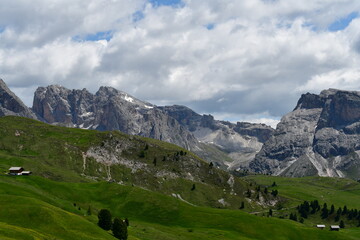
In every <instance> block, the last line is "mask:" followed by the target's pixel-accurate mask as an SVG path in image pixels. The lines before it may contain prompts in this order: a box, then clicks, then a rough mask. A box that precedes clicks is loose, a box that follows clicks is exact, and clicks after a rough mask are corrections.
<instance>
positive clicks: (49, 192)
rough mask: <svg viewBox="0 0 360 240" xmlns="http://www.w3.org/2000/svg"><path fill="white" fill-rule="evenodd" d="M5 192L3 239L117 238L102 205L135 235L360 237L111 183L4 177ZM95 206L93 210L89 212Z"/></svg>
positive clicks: (0, 185) (0, 215)
mask: <svg viewBox="0 0 360 240" xmlns="http://www.w3.org/2000/svg"><path fill="white" fill-rule="evenodd" d="M0 195H1V200H0V202H1V209H2V210H1V211H0V236H1V239H6V237H7V238H8V239H114V238H112V236H111V235H110V234H109V233H107V232H105V231H103V230H101V229H100V228H99V227H97V226H96V221H97V218H96V213H97V211H98V210H99V209H101V208H108V209H110V210H111V212H112V214H113V216H118V217H121V218H125V217H127V218H129V219H130V227H129V233H130V238H129V239H213V238H217V239H329V238H333V239H357V236H359V234H360V230H359V229H357V228H354V229H345V230H342V231H341V232H330V231H326V230H323V231H322V230H318V229H315V228H311V227H306V226H304V225H302V224H300V223H295V222H292V221H289V220H285V219H277V218H268V217H259V216H253V215H250V214H247V213H244V212H242V211H239V210H237V211H235V210H225V209H213V208H206V207H195V206H192V205H189V204H186V203H184V202H182V201H180V200H178V199H175V198H172V197H168V196H165V195H163V194H159V193H154V192H149V191H147V190H143V189H141V188H138V187H131V186H121V185H119V184H116V183H107V182H99V183H69V182H66V183H65V182H55V181H52V180H48V179H44V178H42V177H36V176H30V177H27V176H17V177H13V176H1V177H0ZM75 204H76V206H74V205H75ZM89 206H91V209H92V215H91V216H85V215H86V212H87V209H88V207H89ZM22 236H26V237H27V238H23V237H22ZM269 236H271V237H269Z"/></svg>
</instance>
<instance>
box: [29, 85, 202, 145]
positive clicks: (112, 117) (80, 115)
mask: <svg viewBox="0 0 360 240" xmlns="http://www.w3.org/2000/svg"><path fill="white" fill-rule="evenodd" d="M33 110H34V111H35V112H36V113H37V114H38V115H39V116H41V117H42V118H43V119H44V121H45V122H47V123H50V124H57V125H65V126H68V127H77V128H84V129H97V130H120V131H122V132H125V133H128V134H132V135H139V136H144V137H150V138H155V139H159V140H162V141H166V142H171V143H174V144H176V145H179V146H182V147H184V148H186V149H189V150H195V149H197V148H198V142H197V140H196V139H195V137H194V136H193V135H192V134H191V133H190V132H189V131H187V130H186V129H185V128H184V127H183V126H181V125H180V124H179V123H178V122H177V121H176V120H175V119H174V118H172V117H170V116H169V115H167V114H165V113H164V112H163V111H162V110H161V109H158V108H157V107H156V106H154V105H152V104H150V103H147V102H144V101H141V100H138V99H136V98H134V97H132V96H130V95H129V94H127V93H125V92H121V91H119V90H116V89H114V88H111V87H101V88H100V89H99V90H98V92H97V93H96V94H95V95H94V94H91V93H90V92H88V91H87V90H86V89H83V90H69V89H66V88H64V87H61V86H57V85H52V86H48V87H46V88H45V87H40V88H38V89H37V90H36V92H35V96H34V103H33Z"/></svg>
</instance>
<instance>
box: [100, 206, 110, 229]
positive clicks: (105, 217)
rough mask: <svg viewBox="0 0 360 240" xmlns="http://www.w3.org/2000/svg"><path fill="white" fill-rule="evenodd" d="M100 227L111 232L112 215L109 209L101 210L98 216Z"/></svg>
mask: <svg viewBox="0 0 360 240" xmlns="http://www.w3.org/2000/svg"><path fill="white" fill-rule="evenodd" d="M98 219H99V221H98V225H99V227H101V228H102V229H104V230H107V231H108V230H110V229H111V226H112V222H111V213H110V211H109V210H107V209H101V210H100V212H99V214H98Z"/></svg>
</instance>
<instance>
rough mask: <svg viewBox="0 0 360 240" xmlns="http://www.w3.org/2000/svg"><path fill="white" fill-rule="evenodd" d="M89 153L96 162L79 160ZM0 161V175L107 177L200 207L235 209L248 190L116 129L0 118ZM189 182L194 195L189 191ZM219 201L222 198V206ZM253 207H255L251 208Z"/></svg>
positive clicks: (167, 147) (163, 146)
mask: <svg viewBox="0 0 360 240" xmlns="http://www.w3.org/2000/svg"><path fill="white" fill-rule="evenodd" d="M119 146H120V148H121V149H119ZM89 149H95V150H93V151H92V152H95V154H97V155H96V157H97V158H98V159H95V157H92V156H91V157H89V156H85V155H87V153H88V151H89ZM84 156H85V157H84ZM0 159H1V160H0V171H2V172H6V171H7V170H8V169H9V167H11V166H22V167H24V168H25V169H26V170H31V171H32V172H34V174H36V175H40V176H43V177H46V178H50V179H53V180H57V181H66V182H92V181H94V180H109V179H111V180H112V181H116V182H121V183H122V184H124V185H136V186H140V187H144V188H147V189H150V190H153V191H157V192H161V193H165V194H167V195H171V194H179V196H181V198H183V199H185V200H186V201H189V202H192V203H194V204H196V205H201V206H212V207H222V208H224V207H228V208H238V207H239V206H240V203H241V202H242V201H244V196H243V192H244V191H245V190H246V189H247V188H248V186H247V183H246V182H244V181H242V180H240V179H239V178H234V180H233V183H232V184H231V186H230V184H229V183H228V181H229V179H230V175H229V174H228V173H226V172H224V171H221V170H219V169H216V168H215V167H214V168H210V167H209V164H208V163H207V162H205V161H203V160H201V159H200V158H198V157H197V156H196V155H194V154H192V153H191V152H187V151H186V150H185V149H183V148H180V147H178V146H176V145H173V144H169V143H166V142H161V141H158V140H154V139H150V138H142V137H138V136H129V135H126V134H123V133H121V132H118V131H113V132H99V131H93V130H82V129H73V128H65V127H56V126H51V125H47V124H44V123H41V122H38V121H34V120H30V119H26V118H21V117H13V116H7V117H1V118H0ZM99 159H100V160H101V161H104V162H101V161H99ZM109 159H111V161H109ZM155 159H156V160H155ZM106 161H108V162H106ZM117 161H118V162H119V163H117ZM121 161H122V163H121ZM155 161H156V164H155V163H154V162H155ZM193 184H195V185H196V186H195V187H196V191H191V189H192V188H193ZM209 193H210V194H209ZM219 199H224V200H225V201H226V203H227V204H226V206H224V205H223V204H221V203H219V201H218V200H219ZM253 207H254V208H261V207H260V206H257V205H256V204H253Z"/></svg>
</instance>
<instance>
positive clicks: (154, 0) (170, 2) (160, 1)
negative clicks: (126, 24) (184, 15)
mask: <svg viewBox="0 0 360 240" xmlns="http://www.w3.org/2000/svg"><path fill="white" fill-rule="evenodd" d="M149 2H150V3H151V4H153V5H154V6H178V5H181V4H182V1H181V0H149Z"/></svg>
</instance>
